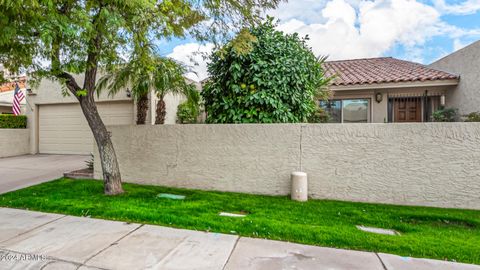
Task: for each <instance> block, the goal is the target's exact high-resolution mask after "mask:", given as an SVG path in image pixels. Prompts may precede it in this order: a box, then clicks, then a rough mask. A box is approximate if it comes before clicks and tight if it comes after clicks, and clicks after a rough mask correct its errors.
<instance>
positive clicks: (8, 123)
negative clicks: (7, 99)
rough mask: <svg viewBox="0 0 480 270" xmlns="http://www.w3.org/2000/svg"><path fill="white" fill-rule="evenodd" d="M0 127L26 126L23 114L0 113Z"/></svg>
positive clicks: (25, 118)
mask: <svg viewBox="0 0 480 270" xmlns="http://www.w3.org/2000/svg"><path fill="white" fill-rule="evenodd" d="M0 128H27V117H26V116H25V115H18V116H15V115H13V114H0Z"/></svg>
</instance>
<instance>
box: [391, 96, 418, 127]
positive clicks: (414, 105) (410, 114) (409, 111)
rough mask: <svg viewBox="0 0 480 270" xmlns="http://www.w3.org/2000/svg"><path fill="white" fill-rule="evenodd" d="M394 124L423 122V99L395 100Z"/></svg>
mask: <svg viewBox="0 0 480 270" xmlns="http://www.w3.org/2000/svg"><path fill="white" fill-rule="evenodd" d="M393 108H394V115H395V120H394V122H422V98H420V97H412V98H395V99H394V104H393Z"/></svg>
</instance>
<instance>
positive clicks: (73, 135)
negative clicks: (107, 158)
mask: <svg viewBox="0 0 480 270" xmlns="http://www.w3.org/2000/svg"><path fill="white" fill-rule="evenodd" d="M74 77H75V78H76V80H77V82H83V75H76V76H74ZM26 99H27V106H26V108H25V110H26V114H27V117H28V127H29V128H30V132H31V134H30V146H31V149H30V152H31V153H32V154H34V153H41V154H90V153H92V152H93V136H92V133H91V131H90V128H89V126H88V124H87V121H86V120H85V116H84V115H83V113H82V111H81V108H80V105H79V103H78V101H77V99H76V98H75V97H74V96H72V95H68V96H63V95H62V87H61V85H60V84H59V83H58V82H54V81H51V80H46V79H45V80H42V81H41V82H40V85H39V86H38V87H37V88H35V89H32V90H31V91H30V92H29V93H28V94H27V98H26ZM149 99H150V103H149V110H148V112H147V123H150V124H154V122H155V111H156V102H157V97H156V95H155V94H154V93H150V94H149ZM96 100H97V107H98V111H99V113H100V115H101V117H102V119H103V121H104V123H105V124H106V125H133V124H135V123H136V109H137V108H136V103H135V102H134V100H133V98H132V95H131V93H130V91H129V90H128V89H125V90H123V91H119V92H118V93H117V94H115V95H114V96H113V97H112V96H109V95H108V93H107V91H104V92H102V93H101V94H100V96H99V97H98V98H96ZM183 100H184V97H183V96H178V95H171V94H169V95H167V96H166V97H165V103H166V108H167V115H166V119H165V123H166V124H175V122H176V113H177V106H178V104H180V103H181V102H182V101H183Z"/></svg>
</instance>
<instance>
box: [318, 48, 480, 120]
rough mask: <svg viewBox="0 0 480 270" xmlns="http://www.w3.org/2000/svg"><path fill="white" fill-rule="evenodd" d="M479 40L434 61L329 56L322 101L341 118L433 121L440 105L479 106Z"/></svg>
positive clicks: (470, 109) (476, 108) (468, 110)
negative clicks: (329, 80) (326, 92)
mask: <svg viewBox="0 0 480 270" xmlns="http://www.w3.org/2000/svg"><path fill="white" fill-rule="evenodd" d="M478 59H480V41H477V42H475V43H473V44H471V45H470V46H467V47H465V48H463V49H461V50H459V51H456V52H454V53H452V54H450V55H447V56H445V57H444V58H442V59H440V60H438V61H436V62H434V63H433V64H431V65H428V66H427V65H422V64H418V63H414V62H409V61H404V60H400V59H395V58H392V57H379V58H368V59H349V60H340V61H328V62H326V63H325V65H324V68H325V71H326V74H327V75H328V76H334V77H333V80H332V83H331V85H330V87H329V89H330V90H331V92H332V96H331V99H330V100H329V101H321V102H320V106H321V107H322V108H324V109H325V110H326V111H327V112H328V113H329V114H330V116H331V122H336V123H370V122H371V123H384V122H385V123H387V122H388V123H392V122H393V123H398V122H429V121H431V119H432V118H431V116H432V113H433V112H434V111H436V110H437V109H439V107H440V106H445V107H450V108H456V109H458V111H459V113H460V114H461V115H465V114H468V113H471V112H476V111H480V106H479V105H478V104H480V83H479V82H480V61H478Z"/></svg>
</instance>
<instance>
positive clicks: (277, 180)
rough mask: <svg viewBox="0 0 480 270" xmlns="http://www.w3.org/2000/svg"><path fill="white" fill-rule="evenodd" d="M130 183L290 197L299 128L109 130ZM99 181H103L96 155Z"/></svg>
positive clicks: (285, 126)
mask: <svg viewBox="0 0 480 270" xmlns="http://www.w3.org/2000/svg"><path fill="white" fill-rule="evenodd" d="M108 129H109V130H110V131H111V132H112V140H113V143H114V146H115V151H116V154H117V157H118V161H119V166H120V170H121V173H122V178H123V180H124V181H127V182H134V183H143V184H154V185H162V186H174V187H186V188H194V189H208V190H223V191H234V192H248V193H259V194H286V193H287V191H288V190H289V189H290V182H289V179H290V173H291V172H292V171H294V170H296V169H297V168H298V167H299V162H300V129H299V127H298V126H295V125H164V126H109V127H108ZM95 153H97V151H95ZM95 161H96V164H95V168H96V176H97V177H98V178H101V177H100V175H101V173H100V171H99V170H98V169H99V168H100V164H99V158H98V155H97V156H96V158H95Z"/></svg>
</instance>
